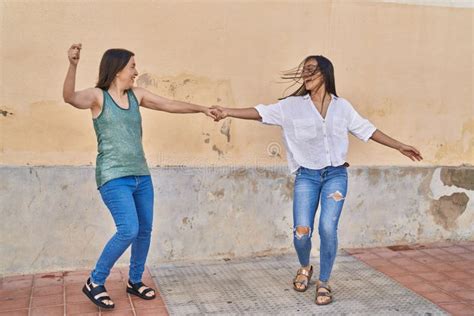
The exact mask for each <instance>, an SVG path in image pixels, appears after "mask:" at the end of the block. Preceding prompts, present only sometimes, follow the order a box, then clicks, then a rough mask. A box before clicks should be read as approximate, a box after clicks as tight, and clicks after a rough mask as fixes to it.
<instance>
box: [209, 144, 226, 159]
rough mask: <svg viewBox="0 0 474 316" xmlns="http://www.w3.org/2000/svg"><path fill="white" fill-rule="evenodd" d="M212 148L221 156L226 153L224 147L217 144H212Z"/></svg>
mask: <svg viewBox="0 0 474 316" xmlns="http://www.w3.org/2000/svg"><path fill="white" fill-rule="evenodd" d="M212 150H214V151H215V152H217V154H218V155H219V157H222V156H223V155H224V151H223V150H222V149H220V148H218V147H217V146H216V145H212Z"/></svg>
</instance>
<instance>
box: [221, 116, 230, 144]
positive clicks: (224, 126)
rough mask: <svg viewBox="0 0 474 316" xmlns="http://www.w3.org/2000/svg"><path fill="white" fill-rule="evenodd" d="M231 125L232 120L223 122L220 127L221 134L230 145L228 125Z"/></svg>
mask: <svg viewBox="0 0 474 316" xmlns="http://www.w3.org/2000/svg"><path fill="white" fill-rule="evenodd" d="M231 124H232V119H227V120H225V121H224V123H223V124H222V127H221V134H223V135H225V136H226V137H227V142H228V143H230V125H231Z"/></svg>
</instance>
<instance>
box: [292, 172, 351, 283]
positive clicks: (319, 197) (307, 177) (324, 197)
mask: <svg viewBox="0 0 474 316" xmlns="http://www.w3.org/2000/svg"><path fill="white" fill-rule="evenodd" d="M346 193H347V168H346V167H345V166H339V167H326V168H323V169H319V170H313V169H307V168H304V167H301V168H300V169H298V171H297V175H296V180H295V187H294V198H293V223H294V236H293V242H294V245H295V249H296V253H297V254H298V259H299V261H300V264H301V266H302V267H306V266H309V258H310V253H311V237H312V235H313V228H314V218H315V215H316V210H317V208H318V204H319V201H321V215H320V217H319V226H318V232H319V237H320V241H321V246H320V260H321V262H320V274H319V280H321V281H323V282H327V281H329V277H330V275H331V271H332V267H333V265H334V260H335V258H336V253H337V225H338V223H339V217H340V215H341V211H342V207H343V205H344V199H345V197H346ZM298 227H306V228H309V232H308V233H307V234H300V233H298V232H297V228H298Z"/></svg>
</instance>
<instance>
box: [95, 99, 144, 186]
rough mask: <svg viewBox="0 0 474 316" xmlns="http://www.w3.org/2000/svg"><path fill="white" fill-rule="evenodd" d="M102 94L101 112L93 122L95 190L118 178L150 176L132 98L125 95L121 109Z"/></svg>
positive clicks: (136, 103) (140, 124)
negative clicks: (123, 106)
mask: <svg viewBox="0 0 474 316" xmlns="http://www.w3.org/2000/svg"><path fill="white" fill-rule="evenodd" d="M103 93H104V104H103V107H102V112H101V113H100V115H99V116H98V117H97V118H95V119H93V122H94V130H95V133H96V136H97V148H98V154H97V160H96V181H97V187H101V186H102V185H103V184H105V183H106V182H107V181H110V180H112V179H116V178H120V177H125V176H144V175H149V174H150V171H149V170H148V166H147V163H146V159H145V153H144V152H143V145H142V117H141V115H140V111H139V104H138V100H137V98H136V97H135V94H134V93H133V91H132V90H128V91H127V96H128V104H129V107H128V109H124V108H122V107H120V106H119V105H118V104H117V103H116V102H115V101H114V99H113V98H112V97H111V96H110V94H109V93H108V92H107V91H105V90H103Z"/></svg>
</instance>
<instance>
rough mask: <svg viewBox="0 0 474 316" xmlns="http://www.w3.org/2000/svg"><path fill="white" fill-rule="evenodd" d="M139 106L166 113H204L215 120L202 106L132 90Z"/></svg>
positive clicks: (135, 89)
mask: <svg viewBox="0 0 474 316" xmlns="http://www.w3.org/2000/svg"><path fill="white" fill-rule="evenodd" d="M133 91H134V92H135V94H136V96H137V98H138V100H139V103H140V105H141V106H143V107H146V108H148V109H152V110H157V111H164V112H168V113H181V114H185V113H204V114H205V115H207V116H209V117H211V118H213V119H216V116H215V114H213V113H212V111H211V109H210V108H208V107H205V106H202V105H197V104H193V103H188V102H182V101H176V100H170V99H167V98H164V97H160V96H159V95H156V94H154V93H152V92H150V91H148V90H146V89H143V88H133Z"/></svg>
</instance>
